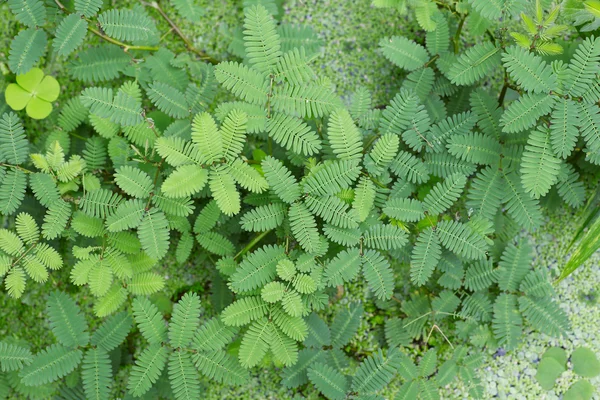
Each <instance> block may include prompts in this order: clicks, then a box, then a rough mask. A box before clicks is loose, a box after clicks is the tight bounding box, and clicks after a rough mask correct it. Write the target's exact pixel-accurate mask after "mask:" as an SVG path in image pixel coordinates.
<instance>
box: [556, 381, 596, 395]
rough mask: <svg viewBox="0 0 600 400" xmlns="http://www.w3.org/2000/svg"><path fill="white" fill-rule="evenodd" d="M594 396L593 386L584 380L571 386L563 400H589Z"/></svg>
mask: <svg viewBox="0 0 600 400" xmlns="http://www.w3.org/2000/svg"><path fill="white" fill-rule="evenodd" d="M593 395H594V386H592V384H591V383H590V382H588V381H586V380H583V379H582V380H579V381H577V382H575V383H574V384H572V385H571V387H570V388H569V390H567V391H566V392H565V394H564V395H563V399H564V400H591V399H592V396H593Z"/></svg>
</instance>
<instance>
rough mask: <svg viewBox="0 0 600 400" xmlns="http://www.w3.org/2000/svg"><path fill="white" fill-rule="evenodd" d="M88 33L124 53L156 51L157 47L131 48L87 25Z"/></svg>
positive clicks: (131, 46)
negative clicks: (130, 51) (117, 47)
mask: <svg viewBox="0 0 600 400" xmlns="http://www.w3.org/2000/svg"><path fill="white" fill-rule="evenodd" d="M88 22H93V21H88ZM88 31H90V32H92V33H93V34H94V35H97V36H99V37H101V38H102V39H104V40H106V41H107V42H110V43H112V44H116V45H117V46H119V47H121V48H122V49H123V51H124V52H128V51H129V50H145V51H157V50H158V47H156V46H133V45H130V44H127V43H123V42H121V41H118V40H116V39H113V38H111V37H110V36H106V35H105V34H104V33H102V32H100V31H99V30H98V29H96V28H93V27H91V26H89V25H88Z"/></svg>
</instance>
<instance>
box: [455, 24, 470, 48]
mask: <svg viewBox="0 0 600 400" xmlns="http://www.w3.org/2000/svg"><path fill="white" fill-rule="evenodd" d="M466 19H467V18H466V17H463V18H461V20H460V22H459V23H458V28H457V29H456V34H455V35H454V54H457V53H458V48H459V45H460V34H461V33H462V28H463V26H464V25H465V20H466Z"/></svg>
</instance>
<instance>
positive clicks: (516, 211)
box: [502, 173, 542, 230]
mask: <svg viewBox="0 0 600 400" xmlns="http://www.w3.org/2000/svg"><path fill="white" fill-rule="evenodd" d="M502 201H503V202H504V203H506V209H507V211H508V214H509V215H510V216H511V217H513V218H514V219H515V221H517V223H518V224H519V225H520V226H522V227H524V228H525V229H530V230H531V229H535V228H537V227H538V226H540V225H541V224H542V212H541V210H540V205H539V202H538V201H537V200H536V199H533V198H531V196H529V195H528V194H527V193H525V191H524V189H523V188H522V186H521V180H520V179H519V176H518V175H517V174H516V173H510V174H508V175H504V197H503V199H502Z"/></svg>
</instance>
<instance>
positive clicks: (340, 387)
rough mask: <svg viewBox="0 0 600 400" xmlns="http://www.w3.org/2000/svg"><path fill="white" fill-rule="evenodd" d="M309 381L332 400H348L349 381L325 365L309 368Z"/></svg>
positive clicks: (316, 364)
mask: <svg viewBox="0 0 600 400" xmlns="http://www.w3.org/2000/svg"><path fill="white" fill-rule="evenodd" d="M307 373H308V379H310V381H311V382H312V384H313V385H315V386H316V388H317V389H318V390H319V391H320V392H321V393H323V395H325V397H327V398H328V399H331V400H342V399H345V398H346V392H347V391H348V380H347V378H346V377H345V376H344V375H342V374H341V373H340V372H339V371H336V370H335V369H333V368H331V367H330V366H328V365H326V364H323V363H315V364H314V365H313V366H311V367H310V368H308V371H307Z"/></svg>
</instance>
